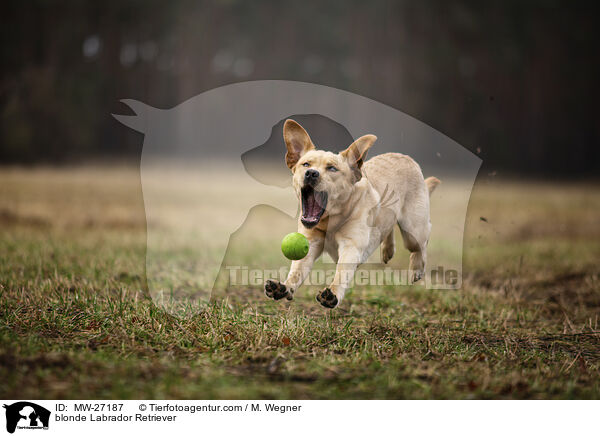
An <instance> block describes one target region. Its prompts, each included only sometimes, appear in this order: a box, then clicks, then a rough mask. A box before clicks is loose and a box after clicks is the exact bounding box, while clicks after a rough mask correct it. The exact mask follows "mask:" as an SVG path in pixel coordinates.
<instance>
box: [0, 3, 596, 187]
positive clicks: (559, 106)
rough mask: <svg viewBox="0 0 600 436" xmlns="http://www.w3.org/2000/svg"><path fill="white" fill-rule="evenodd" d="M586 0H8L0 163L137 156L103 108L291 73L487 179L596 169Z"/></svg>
mask: <svg viewBox="0 0 600 436" xmlns="http://www.w3.org/2000/svg"><path fill="white" fill-rule="evenodd" d="M597 21H598V20H597V13H596V7H595V3H594V2H591V1H590V2H583V1H576V2H567V1H554V0H549V1H548V0H546V1H525V2H523V1H516V0H510V1H502V2H498V1H493V2H478V1H455V2H434V1H418V2H417V1H382V0H375V1H369V2H365V1H356V0H350V1H331V2H312V3H307V2H301V1H296V2H288V1H275V0H266V1H253V2H249V1H247V2H244V1H239V0H222V1H186V0H182V1H169V2H164V1H156V0H144V1H142V0H133V1H131V0H130V1H105V2H100V1H97V2H78V1H47V0H31V1H15V0H9V1H5V2H3V6H2V14H1V17H0V22H1V25H0V32H1V33H2V45H1V52H0V65H1V67H0V68H1V69H0V141H1V142H0V163H2V164H9V163H23V164H29V163H71V162H82V161H84V162H85V161H90V160H94V159H114V158H117V159H125V160H129V159H130V160H131V161H136V160H137V158H138V157H139V155H140V151H141V146H142V140H141V137H140V135H139V134H138V133H135V132H133V131H131V130H129V129H127V128H124V127H123V126H122V125H120V124H119V123H118V122H117V121H116V120H114V119H113V118H112V117H111V115H110V114H111V113H129V112H128V110H127V109H126V108H125V107H124V106H123V105H122V104H121V103H119V100H120V99H122V98H133V99H137V100H141V101H144V102H146V103H148V104H150V105H152V106H156V107H159V108H169V107H173V106H175V105H177V104H179V103H181V102H183V101H184V100H186V99H188V98H190V97H193V96H195V95H197V94H199V93H201V92H203V91H207V90H210V89H212V88H215V87H218V86H222V85H225V84H229V83H234V82H239V81H247V80H260V79H284V80H299V81H306V82H314V83H319V84H323V85H328V86H332V87H336V88H341V89H344V90H348V91H351V92H353V93H356V94H360V95H364V96H366V97H369V98H372V99H374V100H377V101H380V102H382V103H385V104H387V105H389V106H392V107H394V108H397V109H399V110H401V111H403V112H406V113H408V114H410V115H412V116H413V117H415V118H417V119H419V120H421V121H423V122H425V123H427V124H428V125H430V126H432V127H433V128H435V129H437V130H439V131H441V132H443V133H444V134H446V135H448V136H449V137H451V138H453V139H454V140H456V141H457V142H459V143H460V144H461V145H463V146H465V147H467V148H468V149H470V150H472V151H473V152H474V153H478V154H479V155H480V157H481V158H482V159H483V169H482V171H487V172H488V173H489V172H494V171H497V172H498V173H503V174H511V175H520V176H529V177H546V176H548V175H553V176H555V175H557V174H558V175H560V176H561V177H565V178H580V177H590V176H592V177H593V176H595V175H597V170H598V166H599V165H598V163H599V152H598V148H599V147H598V146H599V142H600V141H599V140H600V124H599V122H598V121H599V120H598V97H599V84H598V78H599V77H600V61H599V57H598V42H599V38H598V24H597Z"/></svg>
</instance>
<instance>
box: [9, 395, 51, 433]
mask: <svg viewBox="0 0 600 436" xmlns="http://www.w3.org/2000/svg"><path fill="white" fill-rule="evenodd" d="M4 408H5V409H6V431H8V432H9V433H14V432H15V430H16V429H19V430H21V429H27V430H36V429H43V430H47V429H48V424H49V422H50V411H49V410H48V409H46V408H44V407H42V406H39V405H37V404H35V403H31V402H29V401H19V402H17V403H13V404H10V405H7V404H5V405H4Z"/></svg>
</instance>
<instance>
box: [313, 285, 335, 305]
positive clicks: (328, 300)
mask: <svg viewBox="0 0 600 436" xmlns="http://www.w3.org/2000/svg"><path fill="white" fill-rule="evenodd" d="M317 301H318V302H319V303H321V305H322V306H323V307H326V308H328V309H333V308H334V307H335V306H337V304H338V299H337V297H336V295H335V294H334V293H333V292H331V289H329V288H325V289H323V291H321V292H320V293H318V294H317Z"/></svg>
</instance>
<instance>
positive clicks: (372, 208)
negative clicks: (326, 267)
mask: <svg viewBox="0 0 600 436" xmlns="http://www.w3.org/2000/svg"><path fill="white" fill-rule="evenodd" d="M283 139H284V141H285V145H286V147H287V153H286V156H285V161H286V164H287V166H288V168H290V170H291V171H292V174H293V176H292V179H293V186H294V190H295V192H296V195H297V196H298V199H299V200H300V202H301V205H302V215H301V216H300V219H299V223H298V232H300V233H302V234H303V235H304V236H306V238H307V239H308V241H309V250H308V254H307V255H306V256H305V257H304V258H303V259H300V260H295V261H293V262H292V266H291V268H290V272H289V274H288V276H287V278H286V280H285V281H284V282H283V283H280V282H279V281H275V280H267V281H266V283H265V294H266V295H267V296H268V297H270V298H273V299H275V300H280V299H282V298H287V299H288V300H292V299H293V296H294V292H296V290H297V289H298V288H299V287H300V286H301V285H302V283H303V282H304V280H305V279H306V277H307V276H308V274H309V273H310V271H311V269H312V266H313V263H314V262H315V260H316V259H318V258H319V256H321V254H322V253H323V251H324V250H325V251H326V252H327V253H328V254H329V255H330V256H331V257H332V258H333V260H334V261H335V262H336V263H337V267H336V272H335V276H334V278H333V281H332V283H331V284H330V285H329V286H328V287H326V288H325V289H323V290H322V291H321V292H319V293H318V294H317V301H318V302H319V303H321V304H322V305H323V306H324V307H326V308H330V309H333V308H334V307H336V306H337V305H338V304H339V303H340V302H341V301H342V299H343V298H344V294H345V292H346V290H347V289H348V287H349V285H350V282H351V281H352V279H353V277H354V272H355V271H356V268H357V267H358V266H359V265H360V264H361V263H363V262H365V261H366V260H367V258H368V257H369V256H370V255H371V254H372V253H373V251H374V250H375V249H376V248H377V247H379V245H381V246H382V259H383V262H384V263H387V262H389V260H390V259H391V258H392V256H393V255H394V252H395V250H396V249H395V243H394V226H395V225H396V224H397V225H398V226H399V227H400V232H401V234H402V239H403V240H404V246H405V247H406V248H407V249H408V251H410V264H409V276H410V277H411V279H412V281H413V282H416V281H418V280H420V279H421V278H422V277H423V276H424V274H425V264H426V261H427V243H428V241H429V234H430V232H431V221H430V218H429V196H430V194H431V193H432V192H433V190H434V189H435V188H436V186H437V185H438V184H439V183H440V181H439V180H438V179H437V178H435V177H428V178H427V179H424V178H423V173H422V172H421V168H420V167H419V165H418V164H417V163H416V162H415V161H414V160H412V159H411V158H410V157H408V156H406V155H403V154H400V153H386V154H382V155H379V156H375V157H373V158H372V159H369V160H368V161H365V160H366V156H367V151H368V150H369V149H370V148H371V146H372V145H373V143H374V142H375V141H376V140H377V137H376V136H374V135H365V136H361V137H360V138H358V139H357V140H356V141H354V142H353V143H352V144H351V145H350V146H349V147H348V148H347V149H346V150H344V151H342V152H341V153H339V154H335V153H332V152H329V151H323V150H317V149H316V147H315V145H314V144H313V142H312V140H311V139H310V136H309V135H308V133H307V132H306V130H304V128H303V127H302V126H301V125H300V124H298V123H297V122H295V121H294V120H291V119H288V120H286V122H285V124H284V126H283Z"/></svg>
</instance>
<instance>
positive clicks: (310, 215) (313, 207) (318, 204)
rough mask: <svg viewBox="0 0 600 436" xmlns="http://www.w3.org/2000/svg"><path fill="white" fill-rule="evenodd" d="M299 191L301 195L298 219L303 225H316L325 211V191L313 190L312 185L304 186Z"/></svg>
mask: <svg viewBox="0 0 600 436" xmlns="http://www.w3.org/2000/svg"><path fill="white" fill-rule="evenodd" d="M300 193H301V195H302V217H301V218H300V221H302V224H304V227H306V228H308V229H310V228H311V227H314V226H316V225H317V224H318V223H319V220H320V219H321V216H323V213H325V208H326V207H327V192H319V191H315V189H314V188H313V187H312V186H308V185H307V186H304V187H303V188H302V189H301V190H300Z"/></svg>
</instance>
